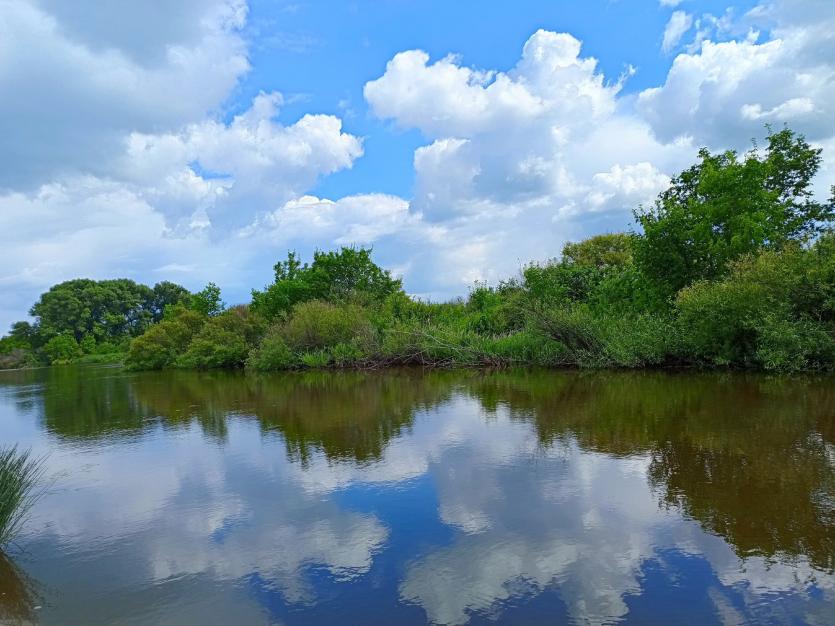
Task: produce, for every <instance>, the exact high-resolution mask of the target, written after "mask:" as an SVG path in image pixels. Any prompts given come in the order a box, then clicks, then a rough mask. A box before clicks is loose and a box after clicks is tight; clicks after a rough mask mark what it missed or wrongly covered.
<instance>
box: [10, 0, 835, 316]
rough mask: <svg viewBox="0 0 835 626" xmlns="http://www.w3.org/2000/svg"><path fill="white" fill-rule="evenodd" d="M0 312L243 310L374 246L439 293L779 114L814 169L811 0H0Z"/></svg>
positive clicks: (592, 221)
mask: <svg viewBox="0 0 835 626" xmlns="http://www.w3.org/2000/svg"><path fill="white" fill-rule="evenodd" d="M0 15H2V18H3V19H1V20H0V93H3V94H4V97H3V98H2V99H0V133H2V135H3V137H4V142H3V144H2V145H0V246H1V247H2V249H3V250H4V252H5V255H4V256H5V258H4V263H3V266H2V268H1V269H0V295H2V298H0V325H2V327H4V328H5V327H7V325H8V324H9V323H11V322H12V321H14V320H15V319H20V318H22V317H25V315H26V311H27V310H28V308H29V307H30V306H31V304H32V303H33V302H34V301H35V299H36V298H37V296H38V294H39V293H41V292H42V291H44V290H45V289H47V288H48V287H49V286H50V285H52V284H54V283H56V282H59V281H61V280H66V279H70V278H74V277H79V276H88V277H92V278H108V277H128V278H133V279H135V280H138V281H141V282H145V283H148V284H153V283H155V282H157V281H159V280H174V281H176V282H180V283H182V284H184V285H185V286H187V287H189V288H191V289H199V288H200V287H201V286H202V285H204V284H205V283H206V282H208V281H210V280H211V281H214V282H216V283H218V284H219V285H220V286H221V288H222V289H223V293H224V297H225V299H226V300H227V301H228V302H230V303H231V302H243V301H246V300H247V299H248V294H249V291H250V289H251V288H252V287H260V286H262V285H263V284H264V283H266V282H267V281H268V280H269V279H270V275H271V267H272V265H273V263H274V262H275V260H276V259H278V258H280V257H283V255H284V254H285V253H286V251H287V250H288V249H295V250H298V251H299V252H300V253H301V254H302V255H303V256H306V255H309V254H310V253H311V252H312V251H313V250H314V249H315V248H324V249H328V248H334V247H336V246H339V245H348V244H357V245H370V246H373V247H374V250H375V256H376V258H377V259H378V261H379V262H380V263H382V264H383V265H385V266H386V267H389V268H391V269H392V270H393V271H394V272H395V273H396V274H398V275H399V276H402V277H403V279H404V284H405V286H406V288H407V290H408V291H410V292H411V293H413V294H416V295H420V296H423V297H428V298H434V299H446V298H451V297H455V296H458V295H464V294H466V292H467V289H468V288H469V287H470V286H471V285H472V284H473V282H474V281H488V282H496V281H498V280H500V279H502V278H505V277H508V276H511V275H513V274H514V273H516V272H518V271H519V269H520V267H522V266H523V265H524V264H526V263H529V262H531V261H536V260H544V259H548V258H552V257H555V256H557V255H558V254H559V251H560V249H561V247H562V245H563V244H564V243H565V242H566V241H569V240H576V239H579V238H582V237H586V236H588V235H591V234H595V233H599V232H607V231H615V230H623V229H627V228H630V226H631V223H632V218H631V215H632V210H633V209H634V208H635V207H636V206H638V205H639V204H641V203H646V202H651V201H652V199H653V198H654V197H655V195H656V194H657V193H658V192H659V191H660V190H661V189H663V188H664V187H665V185H666V184H668V182H669V178H670V176H672V175H674V174H675V173H676V172H678V171H680V170H681V169H683V168H684V167H686V166H687V165H689V164H690V163H691V162H692V160H693V158H694V156H695V154H696V152H697V150H698V148H699V147H701V146H709V147H710V148H712V149H727V148H733V149H745V148H746V147H747V146H749V145H750V140H751V139H752V138H754V137H762V136H763V134H764V130H763V129H764V125H765V124H767V123H769V124H775V125H778V126H779V125H782V124H783V123H788V124H789V125H791V126H792V127H793V128H795V129H797V130H799V131H801V132H803V133H805V135H806V136H807V138H808V139H809V140H810V141H812V142H813V143H814V144H816V145H818V146H821V147H822V148H823V149H824V159H825V160H824V166H823V168H822V172H821V174H820V176H819V177H818V180H817V181H816V189H817V191H818V192H819V193H820V194H826V193H828V187H829V185H830V184H832V182H835V167H834V166H833V165H832V163H833V161H832V159H831V158H829V156H828V155H829V154H830V153H831V152H833V151H835V34H833V33H835V3H832V2H831V1H830V0H746V1H740V2H728V1H723V0H705V1H703V2H699V1H697V0H660V1H658V0H609V1H598V2H568V1H562V2H558V1H553V2H542V1H540V2H535V1H532V0H520V1H516V2H513V3H500V2H434V1H420V2H419V1H416V0H415V1H408V0H378V1H376V2H372V1H370V0H369V1H357V2H335V1H333V2H324V1H323V2H268V1H266V0H250V1H247V0H181V1H180V2H177V3H174V4H172V3H170V2H165V1H164V0H148V1H147V2H143V3H132V4H128V5H125V4H120V3H108V2H102V1H101V0H78V1H76V2H73V3H66V2H63V1H62V0H0Z"/></svg>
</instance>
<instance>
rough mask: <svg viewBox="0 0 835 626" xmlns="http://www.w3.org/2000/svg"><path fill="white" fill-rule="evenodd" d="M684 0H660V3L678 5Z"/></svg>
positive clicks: (664, 5)
mask: <svg viewBox="0 0 835 626" xmlns="http://www.w3.org/2000/svg"><path fill="white" fill-rule="evenodd" d="M682 1H683V0H658V4H660V5H661V6H662V7H677V6H678V5H680V4H681V3H682Z"/></svg>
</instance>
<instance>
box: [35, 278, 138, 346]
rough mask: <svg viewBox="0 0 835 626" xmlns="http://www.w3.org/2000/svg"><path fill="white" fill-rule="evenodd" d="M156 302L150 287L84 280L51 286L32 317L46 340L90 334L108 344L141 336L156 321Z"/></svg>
mask: <svg viewBox="0 0 835 626" xmlns="http://www.w3.org/2000/svg"><path fill="white" fill-rule="evenodd" d="M152 300H153V291H152V290H151V288H150V287H147V286H145V285H139V284H137V283H135V282H134V281H132V280H128V279H126V278H121V279H116V280H101V281H94V280H89V279H85V278H80V279H75V280H68V281H66V282H63V283H59V284H57V285H54V286H53V287H51V288H50V289H49V291H47V292H46V293H44V294H42V295H41V297H40V299H39V300H38V301H37V302H36V303H35V305H34V306H33V307H32V309H31V311H30V314H31V315H33V316H35V317H36V318H37V321H36V326H37V332H38V333H39V334H40V335H41V336H42V337H43V339H44V340H45V341H48V340H49V339H51V338H52V337H55V336H57V335H62V334H65V333H71V334H72V335H73V337H74V338H75V340H76V342H79V341H81V340H82V339H83V338H84V336H85V335H88V334H89V335H92V336H93V337H95V338H96V340H97V341H104V340H110V339H120V338H123V337H129V336H136V335H139V334H141V333H142V332H143V331H144V330H145V328H147V326H148V325H149V324H150V323H151V321H152V318H153V315H152V313H151V311H150V310H149V303H150V302H151V301H152Z"/></svg>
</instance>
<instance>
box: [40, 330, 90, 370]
mask: <svg viewBox="0 0 835 626" xmlns="http://www.w3.org/2000/svg"><path fill="white" fill-rule="evenodd" d="M43 352H44V354H45V355H46V358H47V359H48V360H49V362H50V363H51V364H53V365H62V364H66V363H72V361H73V360H74V359H76V358H77V357H79V356H81V354H82V352H81V347H80V346H79V345H78V342H77V341H76V340H75V337H74V336H73V335H71V334H65V335H57V336H55V337H53V338H52V339H50V340H49V341H47V342H46V345H45V346H44V347H43Z"/></svg>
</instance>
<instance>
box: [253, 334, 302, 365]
mask: <svg viewBox="0 0 835 626" xmlns="http://www.w3.org/2000/svg"><path fill="white" fill-rule="evenodd" d="M296 362H297V360H296V359H295V357H294V356H293V353H292V351H291V350H290V348H289V347H287V343H286V342H285V341H284V338H283V337H282V336H281V329H280V328H275V327H274V328H272V329H270V331H269V332H268V333H267V335H266V336H265V337H264V339H263V340H262V341H261V343H259V344H258V345H257V346H255V347H254V348H252V350H250V352H249V356H248V358H247V361H246V366H247V368H249V369H252V370H255V371H259V372H269V371H274V370H284V369H290V368H292V367H293V366H294V365H296Z"/></svg>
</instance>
